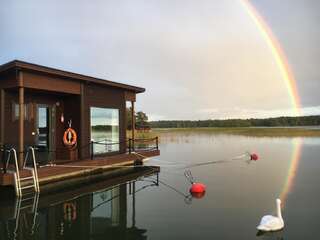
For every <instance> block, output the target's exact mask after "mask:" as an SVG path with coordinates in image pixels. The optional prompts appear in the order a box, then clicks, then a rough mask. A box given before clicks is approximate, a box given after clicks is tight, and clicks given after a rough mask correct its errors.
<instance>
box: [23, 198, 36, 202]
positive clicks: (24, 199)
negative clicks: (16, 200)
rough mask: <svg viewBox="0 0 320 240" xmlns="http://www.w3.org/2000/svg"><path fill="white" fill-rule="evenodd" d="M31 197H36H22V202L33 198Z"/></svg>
mask: <svg viewBox="0 0 320 240" xmlns="http://www.w3.org/2000/svg"><path fill="white" fill-rule="evenodd" d="M31 199H34V197H29V198H22V199H21V202H24V201H29V200H31Z"/></svg>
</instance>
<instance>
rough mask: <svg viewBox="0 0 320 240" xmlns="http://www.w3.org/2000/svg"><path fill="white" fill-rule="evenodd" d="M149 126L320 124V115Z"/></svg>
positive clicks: (177, 122)
mask: <svg viewBox="0 0 320 240" xmlns="http://www.w3.org/2000/svg"><path fill="white" fill-rule="evenodd" d="M149 125H150V127H151V128H200V127H281V126H315V125H320V116H319V115H318V116H302V117H276V118H264V119H257V118H251V119H225V120H197V121H191V120H172V121H151V122H149Z"/></svg>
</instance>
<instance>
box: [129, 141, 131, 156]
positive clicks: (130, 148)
mask: <svg viewBox="0 0 320 240" xmlns="http://www.w3.org/2000/svg"><path fill="white" fill-rule="evenodd" d="M129 154H131V138H129Z"/></svg>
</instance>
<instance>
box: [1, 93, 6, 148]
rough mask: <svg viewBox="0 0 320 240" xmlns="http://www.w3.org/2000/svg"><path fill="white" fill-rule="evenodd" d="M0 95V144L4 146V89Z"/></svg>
mask: <svg viewBox="0 0 320 240" xmlns="http://www.w3.org/2000/svg"><path fill="white" fill-rule="evenodd" d="M0 94H1V97H0V100H1V105H0V108H1V110H0V114H1V119H0V121H1V124H0V128H1V129H0V131H1V134H0V137H1V140H0V142H1V143H2V144H3V145H4V143H5V142H4V131H5V129H4V120H5V117H4V115H5V109H4V108H5V102H4V101H5V91H4V89H1V90H0Z"/></svg>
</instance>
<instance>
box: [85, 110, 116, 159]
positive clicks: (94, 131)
mask: <svg viewBox="0 0 320 240" xmlns="http://www.w3.org/2000/svg"><path fill="white" fill-rule="evenodd" d="M90 115H91V140H92V141H94V142H96V143H95V144H93V152H94V153H95V154H101V153H106V152H114V151H119V109H112V108H98V107H91V108H90Z"/></svg>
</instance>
